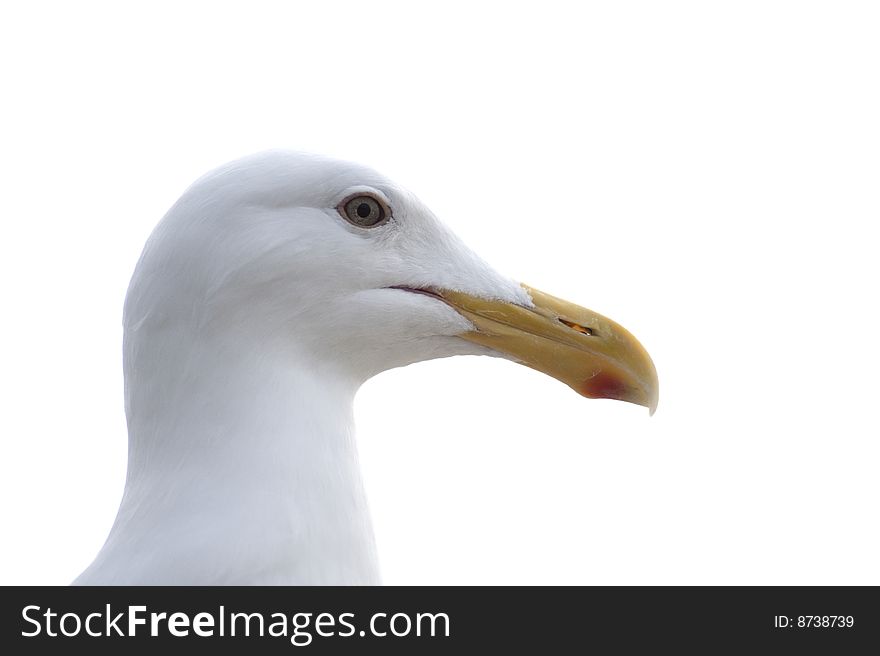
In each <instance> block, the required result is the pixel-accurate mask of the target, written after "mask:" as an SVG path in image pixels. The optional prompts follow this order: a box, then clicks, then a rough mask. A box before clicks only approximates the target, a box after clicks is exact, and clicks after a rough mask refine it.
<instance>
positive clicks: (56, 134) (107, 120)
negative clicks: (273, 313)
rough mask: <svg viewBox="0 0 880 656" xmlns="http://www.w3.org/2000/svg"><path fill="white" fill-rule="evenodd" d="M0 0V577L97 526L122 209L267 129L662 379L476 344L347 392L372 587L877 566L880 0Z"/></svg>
mask: <svg viewBox="0 0 880 656" xmlns="http://www.w3.org/2000/svg"><path fill="white" fill-rule="evenodd" d="M10 4H11V3H4V5H3V9H2V10H0V67H2V80H0V84H2V89H0V93H2V103H0V113H2V121H0V175H2V178H0V180H2V182H0V188H2V191H0V220H2V231H0V299H2V306H0V307H2V320H0V335H2V339H0V349H2V360H0V367H2V372H0V399H2V411H0V439H2V445H0V449H2V455H0V509H2V537H0V582H2V583H21V584H43V583H60V584H64V583H67V582H69V581H70V580H72V579H73V578H74V577H75V576H76V575H77V574H78V573H79V571H80V570H81V569H82V568H84V567H85V566H86V565H87V564H88V563H89V562H90V561H91V559H92V557H93V556H94V555H95V554H96V552H97V550H98V549H99V547H100V546H101V544H102V542H103V540H104V538H105V537H106V534H107V531H108V530H109V527H110V525H111V522H112V520H113V517H114V515H115V512H116V508H117V505H118V502H119V499H120V496H121V492H122V484H123V480H124V468H125V450H126V437H125V420H124V415H123V408H122V368H121V338H122V333H121V313H122V302H123V298H124V295H125V290H126V286H127V284H128V280H129V276H130V275H131V271H132V269H133V267H134V264H135V262H136V260H137V257H138V255H139V252H140V249H141V247H142V245H143V242H144V240H145V239H146V237H147V235H148V234H149V233H150V230H151V229H152V227H153V226H154V225H155V223H156V222H157V221H158V219H159V218H160V217H161V216H162V215H163V213H164V212H165V210H166V209H167V208H168V207H169V206H170V205H171V204H172V203H173V202H174V200H175V199H176V198H177V197H178V196H179V194H180V193H181V192H182V191H183V190H184V189H185V188H186V186H187V185H188V184H189V183H190V182H191V181H193V180H194V179H195V178H196V177H198V176H199V175H201V174H202V173H204V172H205V171H206V170H208V169H210V168H212V167H214V166H216V165H219V164H221V163H223V162H224V161H226V160H229V159H232V158H235V157H238V156H241V155H244V154H247V153H250V152H253V151H256V150H260V149H264V148H270V147H290V148H296V149H301V150H308V151H313V152H319V153H324V154H328V155H333V156H339V157H344V158H347V159H352V160H355V161H360V162H362V163H364V164H367V165H370V166H372V167H374V168H377V169H378V170H380V171H382V172H383V173H385V174H387V175H388V176H389V177H391V178H392V179H395V180H396V181H398V182H400V183H402V184H403V185H405V186H408V187H409V188H410V189H412V190H413V191H414V192H416V194H418V195H419V196H420V197H421V198H422V199H423V200H424V201H425V202H427V204H428V205H429V206H430V207H432V209H433V210H434V211H435V212H436V213H437V214H438V215H439V216H440V217H441V218H442V219H443V220H445V221H446V222H447V223H449V224H450V225H451V226H452V227H453V228H454V229H455V230H456V231H457V232H458V233H459V234H460V235H461V236H462V237H463V238H464V239H465V241H467V242H468V243H469V244H470V245H471V246H472V247H473V248H474V249H475V250H476V251H477V252H479V253H480V254H481V255H483V256H484V257H485V258H486V259H487V260H488V261H489V262H490V263H492V264H493V265H495V266H496V267H497V268H498V269H499V270H501V271H504V272H505V273H508V274H510V275H512V276H514V277H516V278H518V279H520V280H523V281H525V282H528V283H529V284H532V285H534V286H536V287H538V288H540V289H544V290H546V291H549V292H551V293H553V294H555V295H558V296H562V297H563V298H567V299H569V300H572V301H575V302H578V303H581V304H583V305H586V306H587V307H590V308H592V309H595V310H597V311H599V312H602V313H604V314H606V315H608V316H611V317H613V318H614V319H616V320H618V321H619V322H621V323H622V324H623V325H625V326H626V327H628V328H629V329H630V330H631V331H632V332H634V333H635V334H636V335H637V336H638V337H639V338H640V339H641V341H642V342H643V343H644V344H645V346H646V347H647V348H648V350H649V351H650V352H651V354H652V355H653V357H654V361H655V363H656V365H657V369H658V371H659V375H660V381H661V402H660V407H659V410H658V411H657V414H656V415H655V416H654V417H653V418H649V417H648V413H647V412H646V411H644V409H642V408H638V407H636V406H632V405H627V404H622V403H616V402H610V401H587V400H585V399H582V398H580V397H579V396H577V395H576V394H574V393H573V392H571V391H570V390H569V389H568V388H566V387H565V386H563V385H561V384H560V383H558V382H556V381H554V380H552V379H550V378H547V377H544V376H541V375H539V374H537V373H535V372H533V371H531V370H529V369H526V368H524V367H517V366H516V365H513V364H510V363H508V362H504V361H493V360H490V359H488V358H454V359H451V360H445V361H436V362H429V363H422V364H419V365H414V366H411V367H408V368H405V369H401V370H396V371H392V372H388V373H385V374H383V375H381V376H379V377H377V378H376V379H374V380H372V381H370V382H369V383H367V384H366V385H365V387H364V388H363V389H362V391H361V393H360V395H359V397H358V401H357V418H358V424H359V426H358V428H359V441H360V447H361V453H362V459H363V465H364V469H365V478H366V483H367V488H368V494H369V498H370V503H371V506H372V510H373V515H374V521H375V527H376V532H377V539H378V543H379V550H380V555H381V561H382V568H383V574H384V579H385V582H387V583H404V584H409V583H440V584H445V583H479V584H482V583H529V584H531V583H556V584H568V583H581V584H660V583H667V584H686V583H687V584H704V583H725V584H741V583H742V584H746V583H750V584H784V583H788V584H807V583H814V584H832V583H834V584H863V583H872V584H875V585H876V584H880V558H878V557H877V554H878V553H880V527H878V492H880V482H878V464H880V462H878V461H880V445H878V438H880V431H878V418H877V417H878V412H877V403H878V396H880V395H878V392H880V389H878V388H880V382H878V381H880V378H878V366H880V354H878V341H880V339H878V338H880V322H878V301H877V290H876V288H877V281H878V280H880V275H878V274H880V271H878V269H880V266H878V264H877V257H878V256H877V247H878V239H877V236H876V230H875V226H876V224H877V221H878V219H880V188H878V181H880V91H878V89H880V84H878V82H880V76H878V72H880V39H878V33H880V21H878V12H877V9H876V5H874V4H872V3H855V2H851V3H847V2H825V3H820V2H766V1H763V2H742V1H741V2H735V3H734V2H729V3H721V2H714V3H706V2H673V3H657V2H645V3H634V2H615V3H605V2H602V3H599V2H596V3H585V2H578V3H575V2H570V3H554V2H546V1H542V2H540V3H529V4H517V3H511V2H504V3H498V4H490V3H478V2H467V3H461V4H455V3H450V2H444V3H434V4H433V5H431V7H432V8H431V9H429V8H428V5H427V4H425V3H415V2H407V3H399V4H385V3H382V4H378V5H377V4H376V3H358V4H354V3H352V4H341V3H336V2H302V3H294V2H286V3H263V2H252V1H249V2H239V3H218V2H209V3H208V2H206V3H186V2H174V3H167V4H165V3H158V2H151V3H141V4H139V5H138V6H137V7H135V5H134V4H133V3H106V4H96V3H85V2H76V3H57V4H48V3H40V2H33V3H19V4H18V7H17V8H11V7H10Z"/></svg>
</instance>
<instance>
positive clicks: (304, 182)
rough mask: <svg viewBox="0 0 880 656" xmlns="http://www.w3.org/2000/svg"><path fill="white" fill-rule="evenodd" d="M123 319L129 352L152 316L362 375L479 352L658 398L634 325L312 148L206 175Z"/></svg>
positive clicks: (166, 233)
mask: <svg viewBox="0 0 880 656" xmlns="http://www.w3.org/2000/svg"><path fill="white" fill-rule="evenodd" d="M124 322H125V328H126V340H127V344H128V345H127V347H126V348H127V351H126V357H127V358H130V357H132V354H131V353H130V351H131V349H132V348H136V347H132V346H131V345H130V342H131V341H132V340H131V336H133V335H135V334H136V333H138V332H141V331H149V332H151V333H152V334H157V333H162V332H165V333H166V334H169V335H171V334H174V331H179V330H186V331H188V332H189V333H191V334H194V335H196V336H197V337H198V336H201V337H204V338H205V339H210V338H211V337H212V336H215V335H223V334H225V335H231V336H234V337H235V340H234V341H232V340H230V341H229V342H228V343H236V344H242V345H250V346H251V350H250V351H249V353H251V354H252V355H254V354H272V355H271V356H266V355H263V356H259V355H254V356H255V357H277V358H280V359H281V360H282V361H286V360H287V359H289V361H291V362H297V363H299V364H300V365H301V366H306V367H310V368H311V369H312V370H315V371H323V372H327V373H328V374H329V373H333V374H334V375H337V376H340V377H343V378H344V379H346V380H348V381H351V382H352V383H353V384H355V385H357V384H360V383H361V382H363V381H364V380H366V379H368V378H369V377H371V376H373V375H375V374H377V373H379V372H381V371H384V370H387V369H390V368H393V367H399V366H403V365H406V364H410V363H413V362H417V361H422V360H429V359H432V358H437V357H445V356H450V355H459V354H479V355H490V356H496V357H503V358H506V359H509V360H513V361H515V362H518V363H521V364H524V365H526V366H528V367H531V368H532V369H535V370H538V371H541V372H543V373H546V374H548V375H550V376H553V377H554V378H556V379H558V380H560V381H562V382H564V383H566V384H567V385H569V386H570V387H572V388H573V389H574V390H575V391H577V392H578V393H580V394H582V395H583V396H586V397H590V398H611V399H617V400H621V401H628V402H631V403H636V404H639V405H642V406H646V407H648V408H649V409H650V410H651V412H653V411H654V409H655V407H656V405H657V398H658V385H657V374H656V371H655V368H654V365H653V363H652V362H651V359H650V357H649V356H648V354H647V352H646V351H645V349H644V348H643V347H642V346H641V344H639V342H638V341H637V340H636V339H635V338H634V337H633V336H632V335H631V334H630V333H629V332H627V331H626V330H625V329H624V328H623V327H621V326H620V325H618V324H616V323H615V322H614V321H612V320H610V319H608V318H606V317H604V316H602V315H600V314H598V313H596V312H593V311H591V310H587V309H585V308H583V307H579V306H577V305H574V304H572V303H568V302H566V301H563V300H561V299H558V298H555V297H553V296H550V295H548V294H545V293H543V292H539V291H537V290H535V289H532V288H529V287H527V286H524V285H522V284H520V283H518V282H516V281H514V280H512V279H510V278H508V277H506V276H504V275H501V274H500V273H498V272H497V271H496V270H495V269H493V268H492V267H491V266H489V265H488V264H487V263H486V262H484V261H483V260H482V259H481V258H480V257H478V256H477V255H476V254H475V253H474V252H473V251H471V250H470V249H469V248H468V247H467V246H466V245H465V244H464V243H463V242H462V241H461V240H460V239H459V238H458V237H457V236H456V235H455V234H454V233H453V232H452V231H451V230H449V229H448V228H447V227H446V226H445V225H444V224H443V223H441V222H440V221H439V220H438V219H437V218H436V217H435V216H434V214H432V212H431V211H430V210H429V209H428V208H427V207H426V206H425V205H424V204H422V203H421V202H420V201H419V200H418V199H417V198H416V197H415V196H414V195H412V194H411V193H409V192H408V191H406V190H405V189H402V188H401V187H400V186H398V185H396V184H394V183H393V182H391V181H390V180H388V179H387V178H385V177H383V176H382V175H380V174H378V173H376V172H375V171H373V170H371V169H369V168H366V167H363V166H360V165H356V164H352V163H348V162H343V161H338V160H333V159H328V158H321V157H316V156H311V155H304V154H300V153H292V152H286V151H271V152H268V153H261V154H258V155H254V156H251V157H248V158H245V159H242V160H238V161H235V162H233V163H231V164H228V165H226V166H224V167H221V168H220V169H217V170H216V171H213V172H212V173H209V174H208V175H206V176H205V177H203V178H202V179H200V180H198V181H197V182H196V183H195V184H193V186H192V187H190V188H189V189H188V190H187V191H186V192H185V193H184V195H183V196H182V197H181V199H180V200H179V201H178V202H177V203H176V204H175V205H174V206H173V207H172V209H171V210H170V211H169V212H168V214H167V215H166V216H165V218H164V219H163V220H162V222H161V223H160V224H159V225H158V226H157V228H156V230H155V231H154V233H153V234H152V236H151V237H150V239H149V241H148V242H147V245H146V247H145V249H144V253H143V255H142V256H141V260H140V262H139V263H138V267H137V269H136V271H135V275H134V277H133V279H132V283H131V287H130V289H129V294H128V297H127V299H126V308H125V320H124ZM243 348H247V347H243ZM229 355H230V357H232V356H234V354H229ZM217 357H225V355H224V353H222V352H220V353H218V355H217Z"/></svg>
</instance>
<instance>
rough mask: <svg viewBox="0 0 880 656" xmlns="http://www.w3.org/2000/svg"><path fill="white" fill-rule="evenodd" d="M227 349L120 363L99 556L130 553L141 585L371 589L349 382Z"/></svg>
mask: <svg viewBox="0 0 880 656" xmlns="http://www.w3.org/2000/svg"><path fill="white" fill-rule="evenodd" d="M234 343H236V347H235V349H231V348H230V349H227V348H225V345H226V343H225V342H224V341H223V340H220V341H215V342H214V343H211V341H210V340H208V341H207V342H204V341H203V342H200V343H199V344H197V345H194V344H192V343H190V344H188V345H187V347H186V348H180V349H178V348H170V349H166V352H165V353H164V354H163V357H161V358H159V359H158V360H157V359H156V358H145V357H143V353H140V354H135V356H134V357H135V359H137V360H139V361H137V362H135V361H127V362H126V410H127V414H128V423H129V462H128V475H127V480H126V487H125V494H124V498H123V501H122V505H121V508H120V511H119V515H118V517H117V520H116V524H115V525H114V527H113V531H112V532H111V536H110V538H109V539H108V542H107V545H106V546H105V551H106V550H108V548H109V549H111V550H112V549H113V546H114V545H117V546H124V549H123V550H122V551H123V552H125V551H128V552H129V554H128V555H129V556H130V555H131V554H132V553H134V554H135V555H136V557H135V558H134V559H133V562H134V566H132V565H131V564H128V565H126V567H127V568H129V569H130V570H132V571H133V572H134V574H135V576H136V578H138V579H139V580H140V581H141V582H163V581H161V580H157V579H164V578H167V579H168V580H167V581H165V582H171V581H174V582H177V583H184V582H191V583H231V584H236V583H285V584H329V583H338V584H350V583H375V582H377V579H378V575H377V564H376V556H375V547H374V541H373V533H372V528H371V525H370V520H369V514H368V509H367V505H366V498H365V494H364V490H363V484H362V480H361V475H360V467H359V463H358V456H357V449H356V445H355V442H354V432H353V420H352V400H353V397H354V393H355V391H356V388H357V384H356V383H355V382H353V381H350V380H348V379H346V378H345V377H344V376H341V375H338V374H337V373H336V372H333V371H332V370H330V369H329V368H327V367H322V366H321V365H320V364H319V363H315V362H309V361H308V359H306V358H298V357H296V355H294V354H292V353H290V352H284V351H281V350H280V349H279V350H278V351H277V352H267V351H266V346H265V343H261V348H259V349H257V348H254V349H247V348H244V349H243V348H242V347H241V341H240V340H238V341H234ZM231 344H232V343H229V345H230V346H231ZM126 353H127V356H128V354H129V353H130V351H129V350H128V349H127V350H126ZM130 365H131V366H130ZM195 372H198V374H197V375H196V373H195ZM99 559H100V556H99ZM96 562H97V561H96Z"/></svg>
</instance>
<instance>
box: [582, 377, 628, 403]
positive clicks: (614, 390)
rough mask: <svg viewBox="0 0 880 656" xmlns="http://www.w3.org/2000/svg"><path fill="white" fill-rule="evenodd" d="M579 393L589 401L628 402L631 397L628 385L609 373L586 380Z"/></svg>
mask: <svg viewBox="0 0 880 656" xmlns="http://www.w3.org/2000/svg"><path fill="white" fill-rule="evenodd" d="M578 391H579V392H580V393H581V394H582V395H583V396H586V397H587V398H588V399H616V400H618V401H626V400H627V399H628V397H629V394H628V392H629V387H628V386H627V385H626V383H624V382H623V381H622V380H620V379H619V378H615V377H614V375H613V374H610V373H608V372H607V371H600V372H599V373H597V374H596V375H595V376H593V377H592V378H588V379H587V380H585V381H584V382H583V383H582V384H581V386H580V389H579V390H578Z"/></svg>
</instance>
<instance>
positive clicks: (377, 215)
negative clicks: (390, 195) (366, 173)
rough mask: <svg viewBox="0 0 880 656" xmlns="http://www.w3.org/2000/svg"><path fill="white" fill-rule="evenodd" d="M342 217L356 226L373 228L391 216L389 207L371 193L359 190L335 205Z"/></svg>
mask: <svg viewBox="0 0 880 656" xmlns="http://www.w3.org/2000/svg"><path fill="white" fill-rule="evenodd" d="M336 211H337V212H339V214H340V216H342V218H343V219H345V220H346V221H348V222H349V223H351V224H352V225H355V226H357V227H358V228H375V227H378V226H380V225H382V224H383V223H386V222H387V221H388V219H390V218H391V208H389V207H388V205H387V204H386V203H385V201H384V200H382V199H381V198H378V197H377V196H375V195H373V194H367V193H364V192H360V193H357V194H352V195H351V196H347V197H346V198H344V199H343V200H342V202H341V203H339V205H337V206H336Z"/></svg>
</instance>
